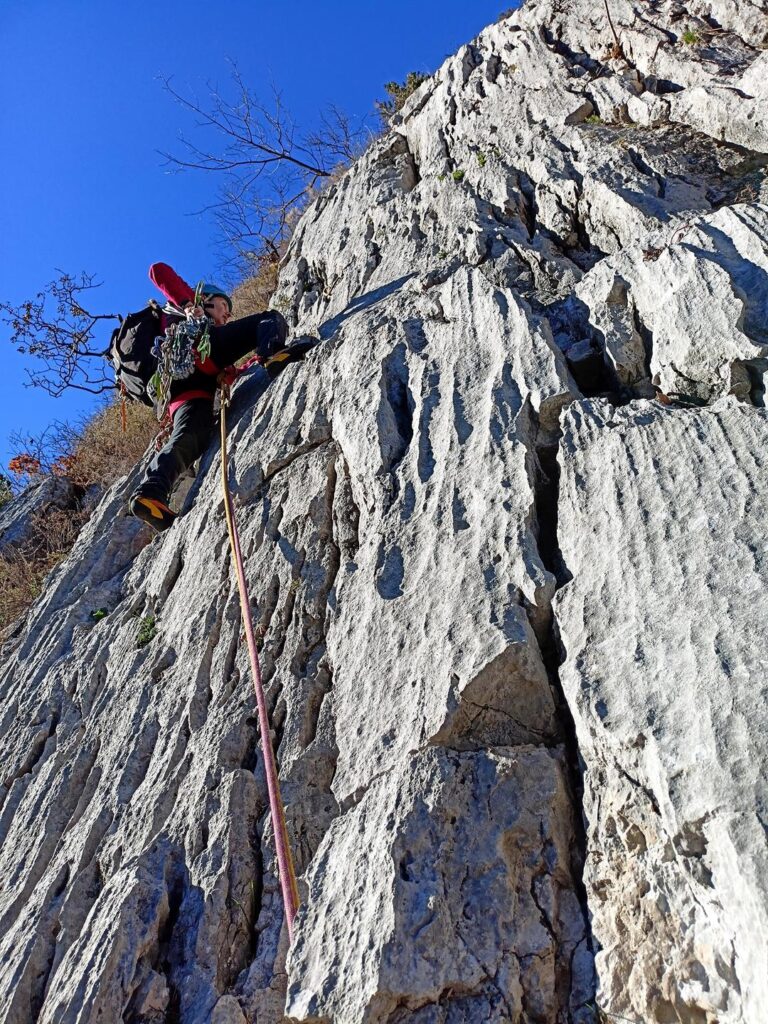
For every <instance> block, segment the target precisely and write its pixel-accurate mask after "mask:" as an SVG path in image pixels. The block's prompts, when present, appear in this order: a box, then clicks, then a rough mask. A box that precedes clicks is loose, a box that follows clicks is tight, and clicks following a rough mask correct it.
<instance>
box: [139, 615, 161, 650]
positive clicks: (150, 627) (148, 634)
mask: <svg viewBox="0 0 768 1024" xmlns="http://www.w3.org/2000/svg"><path fill="white" fill-rule="evenodd" d="M156 636H157V624H156V622H155V616H154V615H145V616H144V617H143V618H142V619H139V632H138V633H137V634H136V646H137V647H139V648H141V647H146V646H147V644H148V643H149V642H150V641H151V640H154V638H155V637H156Z"/></svg>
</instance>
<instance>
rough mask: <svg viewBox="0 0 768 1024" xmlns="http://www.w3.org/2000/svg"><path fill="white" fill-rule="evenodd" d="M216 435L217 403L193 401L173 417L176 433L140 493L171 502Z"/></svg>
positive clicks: (156, 460)
mask: <svg viewBox="0 0 768 1024" xmlns="http://www.w3.org/2000/svg"><path fill="white" fill-rule="evenodd" d="M212 435H213V399H212V398H190V400H189V401H188V402H183V403H182V404H181V405H180V406H179V408H178V409H177V410H176V412H175V413H174V414H173V432H172V433H171V436H170V437H169V438H168V442H167V443H166V445H165V447H164V448H163V449H162V450H161V451H159V452H158V453H157V455H155V457H154V459H152V461H151V462H150V464H149V468H148V469H147V472H146V475H145V477H144V480H143V481H142V483H141V485H140V486H139V490H138V492H137V493H139V494H141V495H142V496H143V497H145V498H157V500H158V501H162V502H164V503H167V502H168V498H169V496H170V493H171V491H172V490H173V485H174V484H175V483H176V481H177V480H178V478H179V477H180V476H181V474H182V473H183V472H184V470H185V469H187V468H188V467H189V466H191V465H192V463H193V462H194V461H195V459H199V458H200V456H201V455H202V454H203V452H204V451H205V450H206V448H207V447H208V445H209V443H210V440H211V436H212Z"/></svg>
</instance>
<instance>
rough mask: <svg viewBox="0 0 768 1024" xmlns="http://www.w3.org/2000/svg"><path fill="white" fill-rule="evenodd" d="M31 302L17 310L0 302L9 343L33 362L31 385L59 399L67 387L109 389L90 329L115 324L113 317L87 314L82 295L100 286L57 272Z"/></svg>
mask: <svg viewBox="0 0 768 1024" xmlns="http://www.w3.org/2000/svg"><path fill="white" fill-rule="evenodd" d="M57 273H58V275H59V276H58V277H57V278H56V280H55V281H51V283H50V284H48V285H47V286H46V287H45V288H44V289H43V290H42V291H41V292H38V293H37V295H36V296H35V297H34V298H32V299H27V300H26V301H25V302H22V303H20V304H19V305H18V306H13V305H11V304H10V303H8V302H0V322H2V323H4V324H5V325H6V326H8V327H10V329H11V337H10V341H11V343H12V344H13V345H15V346H16V348H17V349H18V351H19V352H21V353H23V354H24V355H29V356H32V357H33V360H34V362H33V366H32V368H31V369H27V371H26V372H27V376H28V377H29V383H30V385H32V386H34V387H39V388H42V389H43V390H44V391H47V392H48V394H49V395H53V396H54V397H55V398H58V396H59V395H61V394H62V393H63V392H64V391H66V390H68V389H69V388H75V389H76V390H79V391H88V392H90V393H91V394H96V395H98V394H101V393H102V392H104V391H109V390H111V389H112V388H114V386H115V383H114V378H113V376H112V374H111V373H110V372H109V371H108V367H107V364H106V362H105V361H104V358H103V351H104V348H105V347H106V346H103V347H102V348H99V347H98V345H97V343H96V340H95V338H94V330H95V328H96V327H97V326H98V325H99V324H100V323H101V321H102V320H119V319H120V318H119V316H118V315H117V314H115V313H90V312H89V311H88V310H87V309H86V308H85V306H84V305H83V298H82V297H83V295H84V293H87V292H91V291H94V290H95V289H96V288H98V287H99V286H100V285H99V284H98V283H97V282H96V280H95V278H94V276H93V275H92V274H86V273H85V272H83V273H82V274H80V276H79V277H73V276H72V275H71V274H67V273H65V272H64V271H61V270H59V271H57Z"/></svg>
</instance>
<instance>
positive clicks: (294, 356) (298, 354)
mask: <svg viewBox="0 0 768 1024" xmlns="http://www.w3.org/2000/svg"><path fill="white" fill-rule="evenodd" d="M318 344H319V339H318V338H305V339H304V340H303V341H294V342H293V344H292V345H289V346H288V347H287V348H283V349H280V351H279V352H275V354H274V355H273V356H270V358H269V359H267V360H266V362H265V363H264V369H265V370H266V371H267V373H268V374H269V379H270V380H274V379H275V377H277V376H278V374H280V373H282V372H283V370H284V369H285V368H286V366H287V365H288V363H297V362H299V360H301V359H303V358H304V356H305V355H306V354H307V352H309V351H310V349H313V348H314V347H315V345H318Z"/></svg>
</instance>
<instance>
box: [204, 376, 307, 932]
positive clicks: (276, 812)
mask: <svg viewBox="0 0 768 1024" xmlns="http://www.w3.org/2000/svg"><path fill="white" fill-rule="evenodd" d="M227 402H228V399H227V396H226V394H225V389H222V399H221V482H222V489H223V491H224V512H225V514H226V517H227V529H228V530H229V543H230V547H231V548H232V558H233V561H234V564H235V573H236V576H237V587H238V590H239V591H240V607H241V609H242V613H243V623H244V625H245V636H246V639H247V641H248V655H249V657H250V660H251V671H252V673H253V688H254V690H255V692H256V704H257V705H258V709H259V731H260V732H261V746H262V750H263V752H264V768H265V771H266V776H267V790H268V792H269V809H270V813H271V814H272V826H273V828H274V831H275V846H276V848H277V866H278V873H279V876H280V889H281V890H282V894H283V907H284V908H285V920H286V923H287V925H288V938H289V940H290V941H293V922H294V919H295V917H296V911H297V910H298V908H299V890H298V886H297V884H296V872H295V871H294V867H293V857H292V856H291V847H290V844H289V841H288V829H287V827H286V824H285V809H284V807H283V801H282V797H281V796H280V783H279V780H278V776H277V765H276V763H275V754H274V751H273V749H272V738H271V735H270V730H269V713H268V711H267V701H266V697H265V696H264V686H263V683H262V680H261V666H260V665H259V652H258V648H257V646H256V636H255V633H254V629H253V618H252V617H251V602H250V599H249V596H248V584H247V581H246V578H245V569H244V568H243V556H242V552H241V550H240V537H239V534H238V532H237V521H236V519H235V512H234V508H233V506H232V493H231V491H230V489H229V479H228V477H227V426H226V416H225V409H226V406H227Z"/></svg>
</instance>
